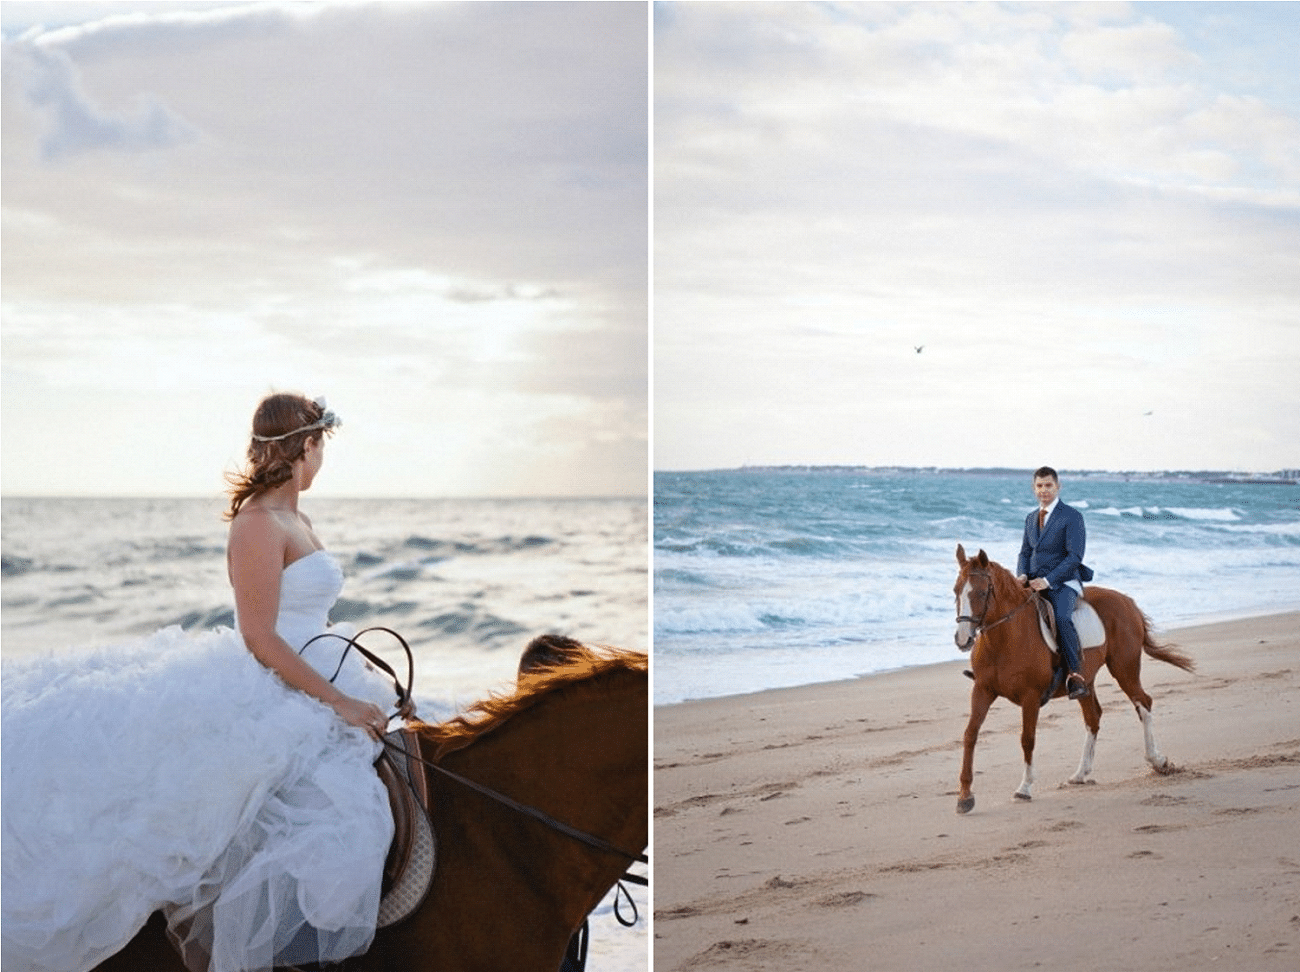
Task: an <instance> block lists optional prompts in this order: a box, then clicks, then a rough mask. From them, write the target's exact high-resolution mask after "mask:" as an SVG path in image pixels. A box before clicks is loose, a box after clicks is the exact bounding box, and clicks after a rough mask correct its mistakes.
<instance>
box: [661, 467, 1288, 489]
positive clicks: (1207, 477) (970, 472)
mask: <svg viewBox="0 0 1300 972" xmlns="http://www.w3.org/2000/svg"><path fill="white" fill-rule="evenodd" d="M719 472H734V473H751V472H758V473H762V472H779V473H793V474H805V475H848V476H898V475H931V476H1032V475H1033V470H1032V469H1012V468H1008V467H1000V466H989V467H970V468H968V467H946V466H845V465H802V464H794V463H792V464H788V465H775V466H748V465H746V466H731V467H719V468H716V469H656V470H655V475H656V476H657V475H660V474H663V475H674V474H682V473H719ZM1060 474H1061V475H1062V476H1073V477H1079V478H1082V479H1091V480H1095V481H1098V482H1133V481H1147V482H1187V483H1223V484H1228V485H1233V486H1237V485H1242V486H1260V485H1266V486H1295V485H1297V484H1300V469H1280V470H1277V471H1276V472H1271V473H1245V472H1239V471H1234V470H1222V469H1215V470H1208V469H1207V470H1176V469H1170V470H1161V471H1154V472H1141V471H1136V470H1127V471H1126V470H1107V469H1061V470H1060Z"/></svg>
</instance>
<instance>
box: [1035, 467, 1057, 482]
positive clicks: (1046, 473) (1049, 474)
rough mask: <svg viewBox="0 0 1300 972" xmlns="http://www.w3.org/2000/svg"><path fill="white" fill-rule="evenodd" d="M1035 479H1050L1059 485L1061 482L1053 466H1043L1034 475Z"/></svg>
mask: <svg viewBox="0 0 1300 972" xmlns="http://www.w3.org/2000/svg"><path fill="white" fill-rule="evenodd" d="M1034 478H1035V479H1050V480H1051V481H1052V482H1054V483H1059V482H1060V481H1061V477H1060V476H1058V475H1056V470H1055V469H1053V468H1052V467H1051V466H1043V467H1042V468H1041V469H1039V470H1037V471H1036V472H1035V473H1034Z"/></svg>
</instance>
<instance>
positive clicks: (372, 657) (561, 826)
mask: <svg viewBox="0 0 1300 972" xmlns="http://www.w3.org/2000/svg"><path fill="white" fill-rule="evenodd" d="M371 631H382V632H384V633H385V634H390V635H392V636H393V637H394V638H396V639H397V641H398V643H399V644H401V646H402V649H403V650H404V651H405V652H406V684H405V685H403V684H402V680H401V679H400V678H398V676H397V673H396V672H395V671H393V668H392V666H391V665H389V664H388V663H387V662H386V661H384V660H383V659H382V658H380V657H379V656H378V655H376V654H375V653H374V652H372V651H369V650H367V649H366V648H364V647H363V646H362V645H360V644H359V643H358V642H357V639H358V638H360V637H361V636H362V635H364V634H368V633H369V632H371ZM321 638H338V639H339V640H340V641H346V642H347V645H348V647H347V648H345V649H344V650H343V654H342V655H341V656H340V657H339V664H338V667H337V668H335V669H334V674H333V675H332V676H330V681H331V682H333V681H334V679H336V678H338V675H339V672H341V671H342V670H343V662H344V660H345V659H346V658H347V654H348V652H349V651H350V650H351V649H353V648H355V649H356V650H357V651H358V652H360V653H361V655H362V657H364V658H365V659H366V660H367V661H368V662H370V663H371V664H372V665H374V666H376V667H377V668H379V669H380V670H382V671H383V672H385V673H386V674H387V675H388V676H389V677H390V678H391V679H392V680H393V687H394V688H395V689H396V690H397V707H398V710H399V711H400V710H401V709H402V707H403V706H405V705H406V704H407V703H408V702H410V701H411V687H412V685H413V684H414V681H415V656H414V655H413V654H412V653H411V646H410V645H408V644H407V643H406V639H405V638H403V637H402V636H401V635H400V634H398V633H397V632H396V631H394V630H393V629H392V628H385V627H381V626H375V627H371V628H366V629H364V630H363V631H358V632H357V633H356V634H355V635H353V636H352V637H351V638H348V637H346V636H344V635H341V634H337V633H336V632H333V631H325V632H322V633H321V634H318V635H317V636H316V637H315V638H312V639H311V641H308V642H307V644H305V645H303V646H302V648H300V649H299V651H298V653H299V654H302V652H304V651H306V650H307V647H308V645H311V644H312V643H313V642H316V641H319V640H320V639H321ZM382 741H383V743H384V745H385V746H387V747H388V748H390V749H392V750H394V751H395V752H398V753H400V754H401V755H402V756H403V757H405V758H408V759H416V760H418V761H419V762H421V763H423V764H424V765H425V766H427V767H429V768H430V769H432V770H435V771H437V772H439V773H441V774H442V775H443V776H445V777H447V778H448V779H451V780H454V781H456V782H457V783H459V784H461V785H462V786H466V787H468V788H470V789H471V790H474V791H476V792H478V793H481V794H482V795H483V796H486V797H489V798H490V799H492V800H495V801H496V802H497V803H500V804H501V805H502V806H505V807H508V808H509V809H511V810H514V811H516V812H518V813H522V814H523V815H525V816H527V817H532V818H533V819H534V820H537V821H539V822H541V823H543V824H545V825H546V826H547V827H550V828H551V829H552V830H555V831H557V832H558V833H561V834H564V836H566V837H570V838H572V839H573V840H576V841H578V842H579V843H583V844H586V845H587V846H588V847H592V848H594V849H596V850H598V851H603V852H605V853H607V854H614V855H615V856H618V857H622V858H624V859H626V860H628V861H630V862H633V863H638V864H645V865H647V866H649V864H650V858H649V857H648V856H647V855H645V854H633V853H632V852H630V851H625V850H622V849H621V848H618V847H615V846H614V845H613V844H611V843H610V842H609V841H607V840H605V839H604V838H601V837H597V836H595V835H594V834H589V833H586V832H585V831H582V830H579V829H578V828H576V827H571V826H569V825H568V824H566V823H562V822H561V821H559V820H556V819H555V818H554V817H551V816H549V815H548V814H546V813H544V812H542V811H541V810H538V809H537V808H536V807H530V806H529V805H528V804H526V803H520V802H519V801H517V800H513V799H511V798H510V797H508V796H506V795H505V794H503V793H498V792H497V791H496V790H493V789H490V788H488V787H486V786H484V785H483V784H481V783H476V782H474V781H473V780H471V779H468V778H466V777H464V776H461V775H460V774H459V773H453V772H452V771H451V770H449V769H445V768H444V767H442V766H439V765H438V764H437V763H434V762H431V761H429V760H427V759H425V758H424V757H423V756H422V755H420V756H417V755H414V754H412V753H409V752H407V750H406V749H405V748H403V747H402V746H399V745H398V744H397V743H394V742H392V741H391V740H389V739H388V738H387V737H384V738H383V740H382ZM430 824H432V821H430ZM624 881H627V882H628V883H629V884H636V885H640V886H641V887H647V888H648V887H649V886H650V879H649V877H647V876H643V875H640V874H633V873H631V872H630V871H628V872H625V873H624V874H623V877H622V878H620V879H619V880H618V881H617V882H615V883H616V884H617V885H618V892H617V893H616V894H615V898H614V917H615V918H617V919H618V922H619V924H621V925H623V926H624V927H625V928H631V927H632V926H633V925H635V924H636V923H637V919H638V916H637V907H636V902H635V901H634V900H632V895H631V893H630V892H629V891H628V890H627V888H625V887H623V882H624ZM622 895H625V896H626V897H627V901H628V904H630V905H631V906H632V919H631V920H630V921H629V920H627V919H625V918H624V917H623V915H622V913H621V912H620V910H619V897H620V896H622Z"/></svg>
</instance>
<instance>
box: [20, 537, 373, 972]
mask: <svg viewBox="0 0 1300 972" xmlns="http://www.w3.org/2000/svg"><path fill="white" fill-rule="evenodd" d="M342 585H343V574H342V571H341V570H340V569H339V567H338V565H337V564H336V563H335V561H334V559H333V558H332V557H331V556H330V555H329V554H328V553H325V552H324V551H317V552H316V553H313V554H310V555H308V556H307V557H304V558H302V559H301V560H297V561H295V562H294V563H292V564H290V565H289V566H288V567H287V568H285V571H284V574H283V576H282V581H281V591H280V613H279V617H278V619H277V622H276V629H277V630H278V631H279V633H280V634H281V635H282V636H283V637H284V639H285V640H286V641H288V642H289V644H290V645H292V646H293V647H294V648H295V649H297V648H300V647H302V645H304V644H305V643H306V642H307V641H308V640H310V639H311V638H312V637H313V636H314V635H316V634H319V633H320V632H322V631H324V630H325V629H326V627H327V619H328V613H329V610H330V608H331V607H332V606H333V604H334V601H335V599H336V598H337V597H338V594H339V591H340V590H341V589H342ZM343 647H344V643H343V642H342V641H339V640H338V639H336V638H324V639H321V640H320V641H318V642H316V643H315V644H314V645H312V647H311V648H309V649H308V650H307V655H306V657H308V660H309V661H311V663H312V664H313V665H314V666H315V667H316V668H317V670H318V671H321V672H322V674H324V675H325V676H326V677H327V678H328V677H330V676H331V675H333V674H334V671H335V668H336V667H337V665H338V662H339V657H340V653H341V651H342V649H343ZM335 684H336V685H337V686H338V687H339V688H340V689H341V690H342V691H344V692H346V693H347V694H349V695H353V696H356V697H360V698H365V699H368V700H370V701H373V702H375V703H376V704H378V705H380V706H381V707H382V708H383V709H384V710H385V711H386V712H391V711H392V708H393V705H394V692H393V688H392V685H391V684H390V683H389V682H388V681H387V680H385V679H384V678H382V677H381V676H379V675H378V673H376V672H374V671H372V670H371V669H370V668H369V667H368V666H366V665H365V664H364V662H363V661H362V660H361V659H360V658H359V657H358V655H357V653H356V652H349V653H348V657H347V661H346V663H345V665H344V669H343V671H342V672H341V673H340V675H339V677H338V678H337V679H336V680H335ZM0 711H2V720H3V726H2V741H3V758H4V761H3V780H2V781H0V800H2V802H3V899H2V900H3V953H2V954H0V967H2V968H3V969H4V970H5V972H79V970H83V969H90V968H93V967H94V966H95V965H96V964H98V963H99V962H101V961H103V960H104V959H105V958H107V957H108V956H109V955H112V954H113V953H114V952H117V951H118V950H120V949H121V948H122V947H123V946H124V945H125V944H126V943H127V942H128V941H129V940H130V939H131V938H132V936H133V935H134V934H135V933H136V932H137V931H138V930H139V928H140V926H141V925H142V924H143V923H144V922H145V921H146V920H147V919H148V917H149V915H150V914H151V913H152V912H154V911H156V910H158V909H162V910H163V911H165V912H166V914H167V918H168V924H169V927H170V929H171V934H172V937H173V940H174V941H176V942H177V944H178V946H179V947H180V948H181V952H182V955H183V956H184V958H185V962H186V965H187V966H188V967H189V968H190V969H191V970H194V972H206V970H208V969H211V970H219V972H243V970H251V969H258V970H261V969H270V968H271V967H272V966H273V965H275V964H298V963H307V962H330V961H335V962H337V961H340V960H342V959H343V958H346V957H347V956H349V955H355V954H358V953H360V952H364V951H365V950H366V949H367V948H368V947H369V945H370V942H371V939H372V937H373V935H374V930H375V920H376V915H377V912H378V907H379V896H380V884H381V881H382V871H383V863H384V856H385V854H386V852H387V849H388V844H389V842H390V840H391V839H392V817H391V814H390V811H389V808H388V800H387V797H386V795H385V792H384V789H383V786H382V785H381V784H380V782H379V780H378V777H377V776H376V773H375V770H374V767H373V761H374V759H375V758H376V756H377V755H378V750H379V744H378V743H376V742H375V741H374V740H373V739H371V738H370V737H369V736H367V735H366V734H365V733H364V732H362V731H361V730H360V729H355V728H353V727H350V726H348V725H346V724H345V723H344V722H343V721H342V720H340V719H339V718H338V717H337V716H336V715H335V714H334V712H333V710H331V709H330V708H328V707H327V706H325V705H323V704H321V703H320V702H318V701H316V700H315V699H313V698H310V697H309V696H307V695H305V694H304V693H302V692H299V691H297V690H294V689H291V688H289V687H288V686H286V685H285V684H284V683H283V682H282V681H281V680H280V679H279V677H278V676H276V675H275V674H273V673H272V672H271V671H270V670H269V669H267V668H265V667H264V666H262V665H261V664H260V663H259V662H258V661H257V660H256V659H255V658H254V657H253V655H252V654H251V653H250V652H249V651H248V650H247V649H246V648H245V646H244V643H243V640H242V639H241V638H240V636H239V635H238V633H237V632H236V631H232V630H230V629H221V630H217V631H211V632H206V633H203V634H200V635H197V636H192V635H188V634H185V633H184V632H182V631H181V630H180V629H179V628H175V627H172V628H166V629H164V630H162V631H159V632H157V633H156V634H153V635H151V636H149V637H147V638H144V639H142V640H140V641H137V642H133V643H130V644H126V645H119V646H115V647H112V648H104V649H97V650H93V651H82V652H70V653H63V654H55V655H51V656H48V657H42V658H38V659H33V660H27V661H22V662H17V663H13V664H9V663H6V665H5V667H4V677H3V708H2V710H0Z"/></svg>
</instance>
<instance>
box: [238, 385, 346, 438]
mask: <svg viewBox="0 0 1300 972" xmlns="http://www.w3.org/2000/svg"><path fill="white" fill-rule="evenodd" d="M315 404H316V406H317V407H318V408H320V410H321V416H320V418H318V419H317V420H316V421H315V422H312V423H311V424H310V425H304V426H302V427H301V428H298V429H294V430H293V431H292V432H286V433H284V435H257V434H254V435H253V441H254V442H278V441H279V440H280V439H287V438H289V436H291V435H297V434H298V433H299V432H310V431H312V430H313V429H324V430H325V431H327V432H332V431H333V430H334V429H337V428H338V427H339V426H341V425H342V424H343V420H342V419H341V418H339V417H338V416H337V415H335V414H334V413H333V412H331V411H330V410H329V409H328V408H327V407H326V406H325V398H324V396H322V397H320V398H318V399H316V401H315Z"/></svg>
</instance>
